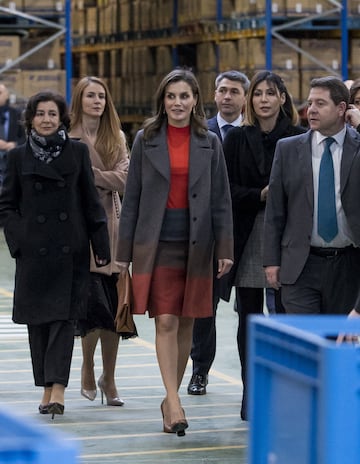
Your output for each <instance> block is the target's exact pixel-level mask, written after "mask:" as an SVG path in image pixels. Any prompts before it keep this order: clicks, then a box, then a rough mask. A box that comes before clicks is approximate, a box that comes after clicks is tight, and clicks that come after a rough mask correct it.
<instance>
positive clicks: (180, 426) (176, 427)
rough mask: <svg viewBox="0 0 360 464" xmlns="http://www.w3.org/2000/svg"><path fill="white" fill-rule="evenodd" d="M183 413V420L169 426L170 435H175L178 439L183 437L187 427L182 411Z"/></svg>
mask: <svg viewBox="0 0 360 464" xmlns="http://www.w3.org/2000/svg"><path fill="white" fill-rule="evenodd" d="M182 411H183V413H184V419H180V420H178V421H175V422H173V423H172V424H171V425H170V429H171V431H172V433H176V435H177V436H178V437H184V436H185V430H186V429H187V428H188V427H189V424H188V422H187V420H186V419H185V412H184V410H182Z"/></svg>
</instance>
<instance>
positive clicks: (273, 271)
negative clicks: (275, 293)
mask: <svg viewBox="0 0 360 464" xmlns="http://www.w3.org/2000/svg"><path fill="white" fill-rule="evenodd" d="M265 275H266V280H267V281H268V283H269V285H270V287H272V288H274V289H275V290H279V288H280V287H281V284H280V266H266V268H265Z"/></svg>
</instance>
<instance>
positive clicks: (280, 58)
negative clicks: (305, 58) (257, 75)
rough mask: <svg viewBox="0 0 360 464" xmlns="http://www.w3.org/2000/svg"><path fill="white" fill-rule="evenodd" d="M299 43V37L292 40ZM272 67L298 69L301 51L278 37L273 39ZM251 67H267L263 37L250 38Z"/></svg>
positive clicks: (259, 68)
mask: <svg viewBox="0 0 360 464" xmlns="http://www.w3.org/2000/svg"><path fill="white" fill-rule="evenodd" d="M290 42H292V43H293V44H294V45H298V44H299V42H298V40H297V39H292V40H290ZM271 49H272V67H273V68H276V69H284V70H285V69H287V70H291V69H298V67H299V53H298V52H297V51H296V50H294V49H293V48H291V47H290V46H289V45H287V44H284V43H283V42H281V41H280V40H278V39H272V46H271ZM247 67H248V68H249V69H253V70H254V71H256V70H261V69H266V42H265V40H264V39H263V38H250V39H248V64H247Z"/></svg>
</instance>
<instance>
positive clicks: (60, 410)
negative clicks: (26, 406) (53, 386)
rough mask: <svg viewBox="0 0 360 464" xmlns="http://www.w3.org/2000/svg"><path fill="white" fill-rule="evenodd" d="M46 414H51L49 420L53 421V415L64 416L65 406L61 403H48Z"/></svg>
mask: <svg viewBox="0 0 360 464" xmlns="http://www.w3.org/2000/svg"><path fill="white" fill-rule="evenodd" d="M47 409H48V414H52V416H51V419H54V417H55V414H59V415H60V416H62V415H63V414H64V409H65V406H64V405H63V404H61V403H49V404H48V408H47Z"/></svg>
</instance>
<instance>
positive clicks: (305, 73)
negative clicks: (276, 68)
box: [300, 39, 341, 100]
mask: <svg viewBox="0 0 360 464" xmlns="http://www.w3.org/2000/svg"><path fill="white" fill-rule="evenodd" d="M300 47H301V49H302V50H303V51H304V52H306V53H307V54H309V55H311V56H312V57H313V58H314V59H315V61H313V60H311V59H310V58H309V57H308V56H307V55H304V54H302V55H301V58H300V63H301V95H302V98H303V100H306V99H307V96H308V93H309V84H310V81H311V79H313V78H315V77H321V76H326V75H329V74H334V75H337V74H340V66H341V46H340V41H339V40H338V39H301V41H300ZM316 61H319V62H322V63H324V64H325V65H326V66H327V67H328V68H329V70H326V69H323V68H319V66H318V64H317V63H316Z"/></svg>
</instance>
